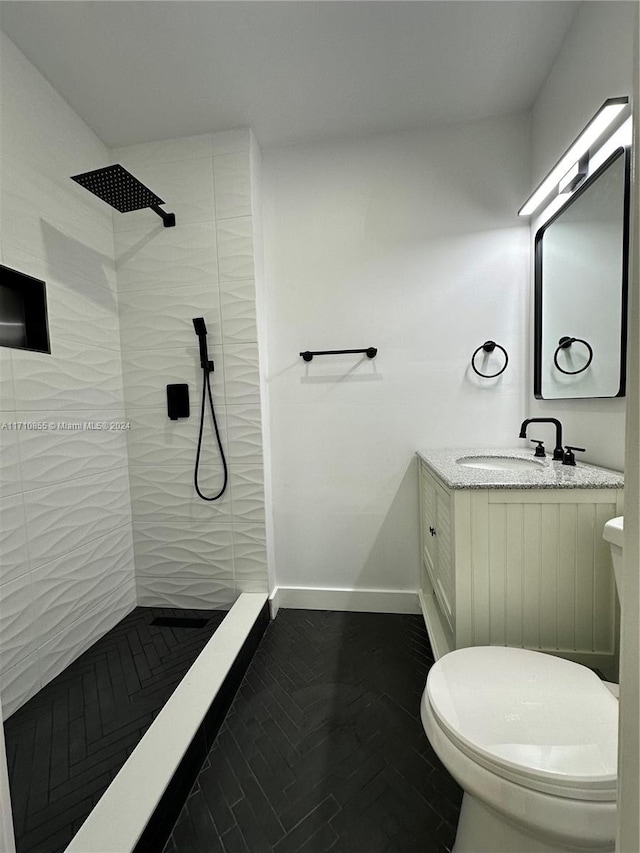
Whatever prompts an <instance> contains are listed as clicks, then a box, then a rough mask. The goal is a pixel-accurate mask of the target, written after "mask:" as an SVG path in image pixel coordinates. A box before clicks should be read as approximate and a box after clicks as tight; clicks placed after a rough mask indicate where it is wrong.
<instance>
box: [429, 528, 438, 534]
mask: <svg viewBox="0 0 640 853" xmlns="http://www.w3.org/2000/svg"><path fill="white" fill-rule="evenodd" d="M429 533H430V534H431V535H432V536H435V535H436V529H435V527H429Z"/></svg>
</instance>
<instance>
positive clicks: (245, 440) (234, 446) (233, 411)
mask: <svg viewBox="0 0 640 853" xmlns="http://www.w3.org/2000/svg"><path fill="white" fill-rule="evenodd" d="M227 440H228V446H229V459H230V460H231V462H232V464H233V463H235V462H244V463H246V464H254V465H260V464H262V417H261V412H260V407H259V406H228V407H227Z"/></svg>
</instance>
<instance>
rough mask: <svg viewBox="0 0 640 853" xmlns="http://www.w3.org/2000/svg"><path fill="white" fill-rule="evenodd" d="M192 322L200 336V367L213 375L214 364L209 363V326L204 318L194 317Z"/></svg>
mask: <svg viewBox="0 0 640 853" xmlns="http://www.w3.org/2000/svg"><path fill="white" fill-rule="evenodd" d="M192 322H193V328H194V329H195V330H196V335H197V336H198V343H199V344H200V367H201V368H202V369H203V370H206V371H208V372H209V373H211V371H212V370H213V362H212V361H209V351H208V349H207V325H206V323H205V322H204V317H194V318H193V321H192Z"/></svg>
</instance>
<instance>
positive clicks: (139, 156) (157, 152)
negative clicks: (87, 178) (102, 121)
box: [110, 133, 212, 174]
mask: <svg viewBox="0 0 640 853" xmlns="http://www.w3.org/2000/svg"><path fill="white" fill-rule="evenodd" d="M110 154H111V162H112V163H120V164H121V165H122V166H124V167H125V169H128V170H129V171H130V172H132V173H134V174H135V172H134V170H135V168H136V166H140V165H144V166H146V165H148V164H150V163H173V162H174V161H176V160H198V159H202V158H203V157H211V155H212V147H211V134H210V133H201V134H198V135H197V136H183V137H180V138H179V139H166V140H162V141H161V142H144V143H142V144H140V145H126V146H123V147H121V148H112V149H111V150H110Z"/></svg>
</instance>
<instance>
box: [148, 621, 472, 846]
mask: <svg viewBox="0 0 640 853" xmlns="http://www.w3.org/2000/svg"><path fill="white" fill-rule="evenodd" d="M432 663H433V657H432V653H431V649H430V646H429V641H428V638H427V634H426V631H425V628H424V622H423V620H422V617H420V616H401V615H390V614H374V613H334V612H324V611H306V610H305V611H303V610H280V612H279V613H278V616H277V619H276V620H275V621H274V622H272V623H271V624H270V625H269V627H268V628H267V631H266V633H265V635H264V637H263V638H262V642H261V644H260V646H259V648H258V650H257V652H256V654H255V656H254V657H253V659H252V662H251V664H250V666H249V669H248V670H247V673H246V675H245V677H244V680H243V682H242V685H241V687H240V689H239V691H238V693H237V694H236V697H235V699H234V701H233V704H232V705H231V708H230V710H229V713H228V714H227V717H226V719H225V721H224V723H223V724H222V727H221V729H220V731H219V733H218V736H217V738H216V740H215V742H214V744H213V747H212V748H211V751H210V752H209V755H208V757H207V759H206V761H205V763H204V765H203V768H202V770H201V772H200V774H199V776H198V779H197V780H196V782H195V784H194V786H193V788H192V790H191V792H190V794H189V798H188V800H187V802H186V804H185V806H184V808H183V810H182V812H181V814H180V817H179V819H178V821H177V822H176V825H175V827H174V830H173V833H172V835H171V838H170V839H169V841H168V842H167V844H166V846H165V849H164V853H217V851H224V853H231V851H233V852H234V853H236V851H238V853H268V852H269V853H270V851H273V853H294V851H304V853H324V851H328V850H331V851H334V853H347V851H348V853H360V851H362V853H378V851H379V853H394V852H395V851H397V853H413V851H416V853H417V851H420V853H425V851H428V853H446V851H450V849H451V847H452V845H453V841H454V838H455V830H456V823H457V819H458V814H459V809H460V802H461V799H462V791H461V790H460V788H459V787H458V786H457V785H456V783H455V782H454V781H453V780H452V779H451V777H450V776H449V774H448V773H447V771H446V770H445V769H444V768H443V766H442V764H441V763H440V761H439V760H438V758H437V756H436V755H435V753H434V752H433V750H432V749H431V746H430V744H429V742H428V740H427V738H426V735H425V733H424V730H423V728H422V723H421V721H420V697H421V694H422V691H423V689H424V684H425V681H426V677H427V673H428V671H429V668H430V666H431V665H432Z"/></svg>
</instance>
